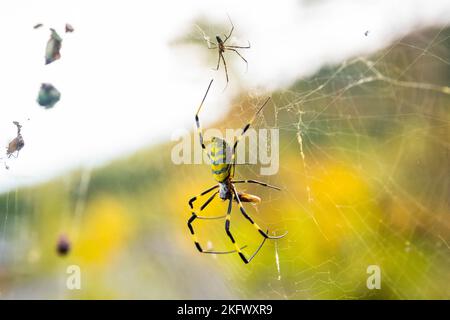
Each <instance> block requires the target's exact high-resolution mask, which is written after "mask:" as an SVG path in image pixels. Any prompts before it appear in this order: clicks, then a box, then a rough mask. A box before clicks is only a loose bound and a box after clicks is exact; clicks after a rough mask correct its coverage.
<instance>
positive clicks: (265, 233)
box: [233, 187, 287, 239]
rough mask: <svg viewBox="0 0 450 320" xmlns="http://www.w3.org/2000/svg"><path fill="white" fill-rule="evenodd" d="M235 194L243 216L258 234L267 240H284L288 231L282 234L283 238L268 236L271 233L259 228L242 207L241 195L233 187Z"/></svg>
mask: <svg viewBox="0 0 450 320" xmlns="http://www.w3.org/2000/svg"><path fill="white" fill-rule="evenodd" d="M233 192H234V196H235V198H236V201H237V203H238V205H239V210H240V211H241V213H242V215H243V216H244V217H245V218H246V219H247V220H248V221H250V223H251V224H252V225H253V226H254V227H255V229H256V230H258V232H259V233H260V234H261V235H262V236H263V237H264V238H266V239H281V238H283V237H284V236H285V235H286V234H287V231H286V232H285V233H284V234H282V235H281V236H269V234H268V233H269V231H267V232H264V231H263V230H262V229H261V228H260V227H259V226H258V224H257V223H256V222H255V221H253V219H252V218H251V217H250V216H249V215H248V214H247V212H246V211H245V209H244V206H243V205H242V202H241V199H240V198H239V194H238V192H237V190H236V188H234V187H233Z"/></svg>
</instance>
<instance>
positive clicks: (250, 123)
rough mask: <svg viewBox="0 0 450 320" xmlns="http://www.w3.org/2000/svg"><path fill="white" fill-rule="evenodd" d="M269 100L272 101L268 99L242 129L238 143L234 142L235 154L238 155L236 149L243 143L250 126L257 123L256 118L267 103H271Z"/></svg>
mask: <svg viewBox="0 0 450 320" xmlns="http://www.w3.org/2000/svg"><path fill="white" fill-rule="evenodd" d="M269 100H270V97H268V98H267V99H266V101H264V103H263V105H262V106H261V107H259V109H258V111H256V113H255V115H254V116H253V118H252V119H251V120H250V121H249V122H248V123H247V124H246V125H245V126H244V128H243V129H242V132H241V134H240V135H239V136H238V137H237V139H236V141H235V142H234V145H233V154H235V153H236V148H237V146H238V143H239V141H241V139H242V137H243V136H244V135H245V133H246V132H247V130H248V128H250V126H251V125H252V123H253V121H255V119H256V117H257V116H258V114H259V113H260V112H261V110H262V109H263V108H264V107H265V106H266V104H267V102H269Z"/></svg>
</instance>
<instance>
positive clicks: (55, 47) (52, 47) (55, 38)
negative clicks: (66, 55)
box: [45, 29, 62, 64]
mask: <svg viewBox="0 0 450 320" xmlns="http://www.w3.org/2000/svg"><path fill="white" fill-rule="evenodd" d="M50 31H51V34H50V39H49V40H48V42H47V48H46V49H45V64H49V63H52V62H53V61H56V60H58V59H59V58H61V54H60V53H59V51H60V50H61V44H62V38H61V37H60V36H59V35H58V33H57V32H56V31H55V30H54V29H50Z"/></svg>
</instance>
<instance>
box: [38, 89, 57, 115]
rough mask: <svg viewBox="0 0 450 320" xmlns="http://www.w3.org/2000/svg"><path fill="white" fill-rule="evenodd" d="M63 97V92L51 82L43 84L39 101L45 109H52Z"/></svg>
mask: <svg viewBox="0 0 450 320" xmlns="http://www.w3.org/2000/svg"><path fill="white" fill-rule="evenodd" d="M59 99H61V93H60V92H59V91H58V90H57V89H56V88H55V87H54V86H53V85H51V84H50V83H43V84H41V89H40V90H39V94H38V98H37V102H38V103H39V105H41V106H42V107H44V108H45V109H51V108H53V107H54V106H55V104H56V103H57V102H58V101H59Z"/></svg>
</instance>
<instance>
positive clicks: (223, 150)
mask: <svg viewBox="0 0 450 320" xmlns="http://www.w3.org/2000/svg"><path fill="white" fill-rule="evenodd" d="M212 82H213V80H211V81H210V83H209V86H208V89H207V90H206V93H205V95H204V97H203V100H202V102H201V103H200V106H199V107H198V110H197V113H196V114H195V124H196V126H197V131H198V136H199V139H200V145H201V146H202V149H203V151H204V152H205V151H206V145H205V141H204V139H203V134H202V129H201V126H200V120H199V116H198V115H199V113H200V110H201V108H202V106H203V103H204V101H205V99H206V96H207V95H208V92H209V89H210V87H211V84H212ZM269 100H270V98H267V100H266V101H265V102H264V103H263V105H262V106H261V107H260V108H259V109H258V111H257V112H256V113H255V115H254V116H253V118H252V119H251V120H250V122H248V123H247V124H246V125H245V126H244V128H243V129H242V132H241V134H240V135H239V136H238V137H237V139H236V141H235V142H234V144H233V147H231V146H230V145H229V144H228V143H227V142H226V141H225V140H223V139H220V138H217V137H213V138H212V139H211V141H210V143H211V151H210V152H209V153H208V158H209V159H210V161H211V170H212V174H213V177H214V179H215V180H216V182H217V184H215V185H214V186H212V187H210V188H208V189H206V190H205V191H203V192H202V193H200V194H198V195H196V196H194V197H192V198H191V199H190V200H189V207H190V208H191V210H192V212H191V214H192V215H191V217H190V218H189V220H188V222H187V225H188V228H189V231H190V232H191V235H192V238H193V240H194V244H195V247H196V248H197V250H198V251H200V252H201V253H209V254H228V253H236V252H237V253H238V254H239V256H240V257H241V259H242V261H244V262H245V263H249V262H250V261H251V260H252V259H253V258H254V257H255V256H256V254H257V253H258V252H259V250H261V248H262V246H263V245H264V243H265V241H266V240H267V239H280V238H283V237H284V236H285V235H286V234H287V232H286V233H284V234H283V235H281V236H270V235H269V230H267V231H263V230H262V229H261V228H260V227H259V226H258V224H257V223H255V221H254V220H253V219H252V218H251V217H250V215H249V214H248V213H247V212H246V210H245V208H244V206H243V205H242V203H243V202H251V203H258V202H260V201H261V198H259V197H257V196H254V195H251V194H247V193H243V192H239V191H237V189H236V186H235V185H236V184H242V183H251V184H257V185H260V186H263V187H267V188H272V189H275V190H281V189H280V188H278V187H275V186H272V185H269V184H267V183H265V182H261V181H256V180H233V178H234V172H235V166H236V148H237V146H238V143H239V141H240V140H241V139H242V137H243V136H244V135H245V133H246V132H247V130H248V129H249V128H250V126H251V124H252V123H253V121H254V120H255V119H256V117H257V115H258V114H259V113H260V112H261V110H262V109H263V108H264V107H265V106H266V104H267V103H268V102H269ZM216 189H218V190H216ZM212 191H214V193H213V194H212V195H211V196H210V197H209V198H208V199H207V200H206V201H205V202H204V203H203V204H202V205H201V206H200V210H199V211H200V212H201V211H203V210H204V209H205V208H206V207H207V206H208V205H209V204H210V203H211V201H213V200H214V198H215V197H216V196H217V195H219V198H220V199H222V200H223V201H225V200H228V209H227V212H226V215H222V216H219V217H206V216H200V215H198V214H197V213H196V212H195V210H194V206H193V204H194V202H195V201H197V199H198V198H200V197H202V196H204V195H206V194H208V193H210V192H212ZM233 201H235V202H236V203H237V204H238V206H239V210H240V212H241V214H242V215H243V216H244V217H245V218H246V219H247V220H248V221H250V223H251V224H252V225H253V226H254V227H255V228H256V230H257V231H258V233H259V234H260V235H261V236H262V237H263V240H262V242H261V244H260V245H259V247H258V248H257V249H256V251H255V252H254V253H253V254H252V255H251V256H250V257H247V256H246V255H245V254H244V252H243V251H242V249H244V248H246V246H242V247H241V246H239V245H238V244H237V242H236V239H235V237H234V236H233V234H232V233H231V230H230V225H231V209H232V205H233ZM223 218H225V232H226V234H227V236H228V238H229V239H230V240H231V242H232V243H233V244H234V247H235V250H231V251H215V250H205V249H203V248H202V246H201V245H200V243H199V242H198V240H197V236H196V234H195V231H194V227H193V226H192V223H193V222H194V221H195V220H196V219H205V220H213V219H223Z"/></svg>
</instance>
